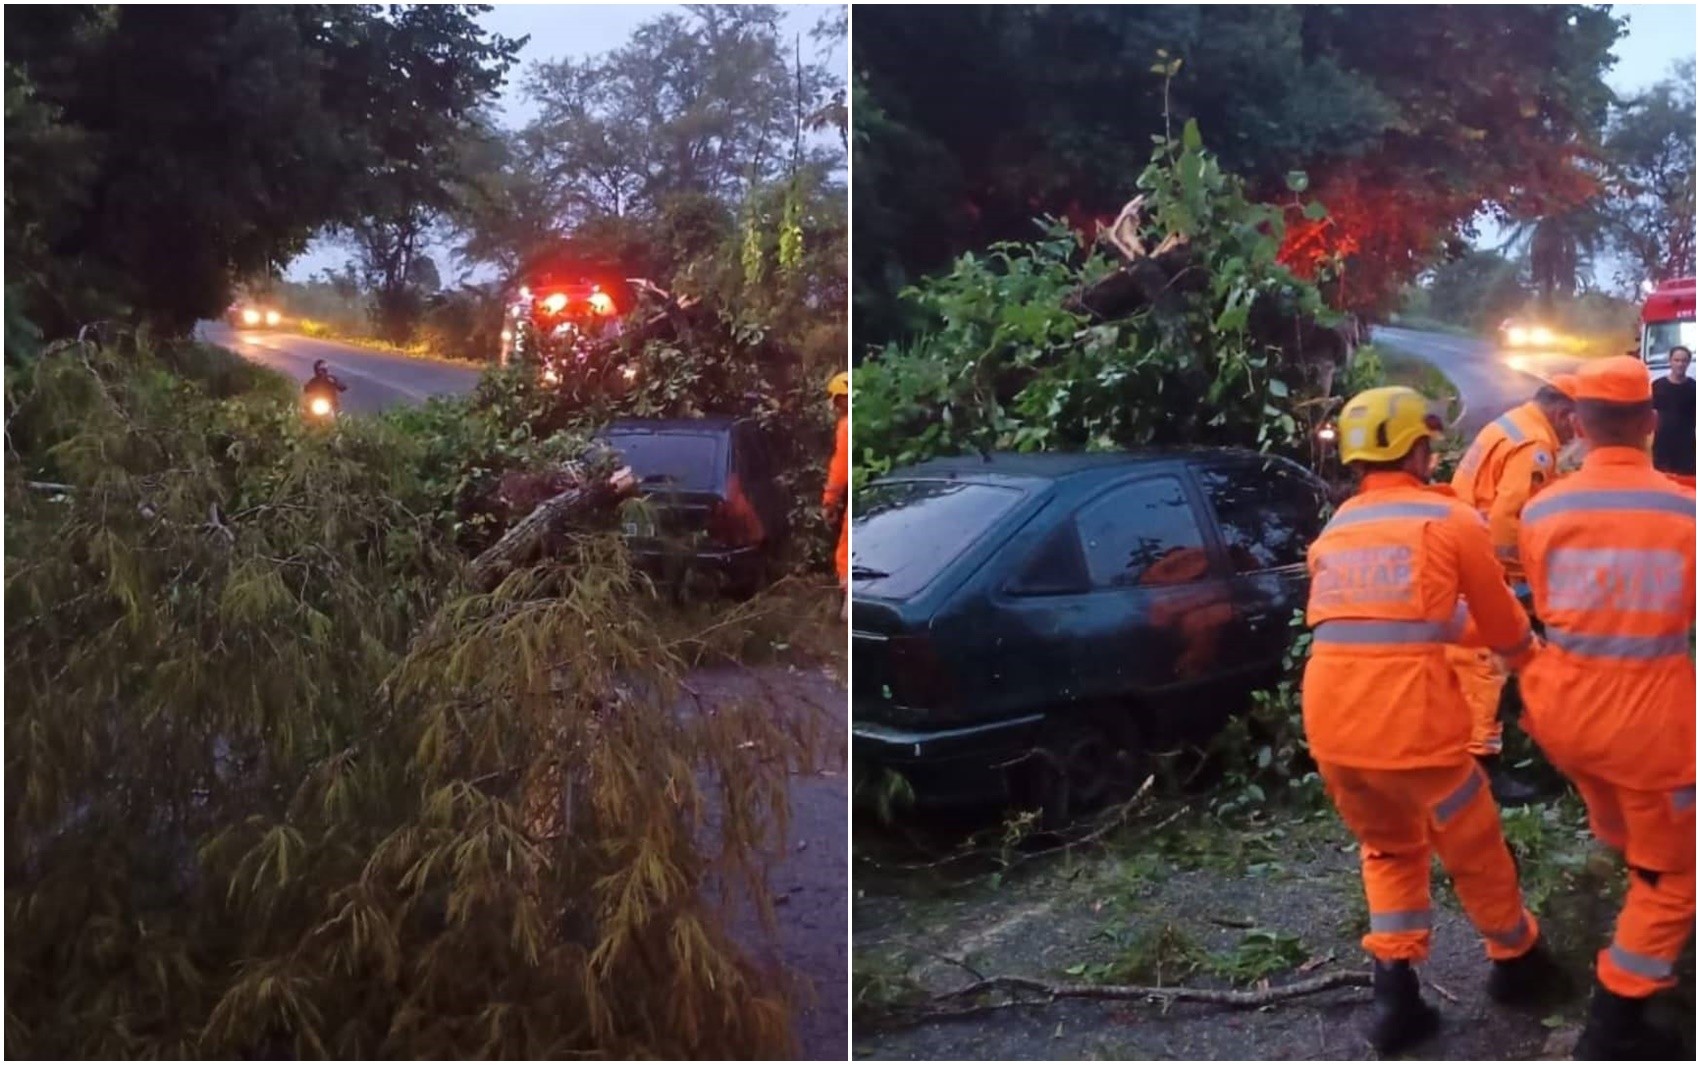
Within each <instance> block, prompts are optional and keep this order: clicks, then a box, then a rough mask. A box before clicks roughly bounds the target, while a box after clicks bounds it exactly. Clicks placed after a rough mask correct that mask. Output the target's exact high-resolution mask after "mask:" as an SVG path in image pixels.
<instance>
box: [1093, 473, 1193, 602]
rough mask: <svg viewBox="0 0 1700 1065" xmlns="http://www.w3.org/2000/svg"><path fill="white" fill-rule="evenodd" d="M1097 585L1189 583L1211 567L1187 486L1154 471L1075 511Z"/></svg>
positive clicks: (1107, 586) (1094, 582)
mask: <svg viewBox="0 0 1700 1065" xmlns="http://www.w3.org/2000/svg"><path fill="white" fill-rule="evenodd" d="M1074 527H1075V529H1076V531H1077V533H1078V535H1079V537H1080V548H1081V552H1082V554H1083V555H1084V556H1085V558H1086V571H1087V573H1088V574H1089V575H1090V577H1091V579H1092V586H1093V587H1094V588H1126V587H1133V586H1138V585H1148V586H1149V585H1158V584H1183V583H1186V582H1188V581H1194V580H1198V579H1200V578H1202V577H1204V576H1205V575H1206V574H1207V573H1208V571H1209V563H1208V556H1207V555H1206V553H1205V550H1204V533H1203V531H1202V530H1200V529H1199V527H1198V519H1197V516H1196V515H1194V513H1193V510H1192V503H1191V501H1190V500H1188V499H1187V495H1186V489H1185V488H1183V487H1182V486H1181V482H1180V481H1179V480H1178V479H1176V478H1174V477H1152V478H1148V479H1145V480H1141V481H1135V482H1133V483H1132V484H1126V485H1122V486H1121V487H1119V488H1114V489H1111V490H1110V491H1109V492H1107V493H1105V494H1104V495H1101V496H1099V497H1098V498H1097V499H1094V500H1093V501H1092V502H1090V503H1088V504H1086V505H1085V506H1084V507H1081V508H1080V510H1079V511H1078V512H1077V513H1076V514H1075V516H1074Z"/></svg>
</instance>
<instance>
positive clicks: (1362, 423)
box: [1339, 386, 1444, 462]
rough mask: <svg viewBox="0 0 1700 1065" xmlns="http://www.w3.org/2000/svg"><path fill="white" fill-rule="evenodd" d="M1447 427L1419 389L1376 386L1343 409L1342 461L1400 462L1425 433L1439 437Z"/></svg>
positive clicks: (1436, 438) (1341, 431)
mask: <svg viewBox="0 0 1700 1065" xmlns="http://www.w3.org/2000/svg"><path fill="white" fill-rule="evenodd" d="M1443 428H1444V426H1443V425H1442V424H1441V421H1440V419H1439V418H1438V417H1436V416H1435V415H1433V414H1430V413H1429V409H1428V400H1427V399H1426V398H1424V396H1423V394H1422V393H1421V392H1418V391H1417V390H1416V389H1414V388H1401V387H1398V386H1394V387H1390V388H1372V389H1370V390H1369V391H1368V392H1360V393H1358V394H1357V395H1355V396H1353V397H1352V398H1351V399H1349V400H1347V401H1346V408H1345V409H1344V410H1342V411H1341V412H1340V422H1339V432H1340V461H1341V462H1397V461H1399V460H1400V459H1402V458H1404V457H1405V456H1406V455H1409V454H1410V453H1411V449H1412V448H1413V447H1416V446H1417V441H1419V440H1421V439H1423V438H1424V437H1427V438H1429V439H1431V440H1439V439H1440V438H1441V435H1442V430H1443Z"/></svg>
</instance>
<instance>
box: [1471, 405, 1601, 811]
mask: <svg viewBox="0 0 1700 1065" xmlns="http://www.w3.org/2000/svg"><path fill="white" fill-rule="evenodd" d="M1575 388H1576V379H1575V377H1574V376H1573V375H1570V374H1564V375H1561V376H1560V377H1558V378H1556V379H1554V380H1553V381H1552V383H1550V384H1545V385H1542V386H1541V387H1540V390H1539V391H1537V392H1536V393H1535V398H1534V399H1532V400H1530V401H1529V402H1528V403H1525V404H1523V405H1522V406H1520V407H1514V408H1512V409H1511V410H1509V411H1507V412H1505V414H1503V415H1501V416H1500V417H1498V418H1496V419H1495V420H1493V421H1491V422H1489V423H1488V424H1487V425H1486V426H1484V427H1483V428H1482V431H1481V432H1480V433H1478V434H1476V439H1475V441H1474V442H1473V443H1471V445H1470V449H1469V450H1468V451H1466V452H1465V453H1464V458H1463V460H1462V461H1461V462H1459V463H1458V470H1457V472H1456V473H1454V474H1453V475H1452V489H1453V491H1455V492H1457V493H1458V498H1459V499H1461V500H1463V501H1464V502H1465V503H1468V504H1469V505H1470V506H1472V507H1474V508H1476V511H1477V512H1478V513H1480V514H1481V515H1482V517H1484V518H1486V519H1487V523H1488V534H1489V535H1490V536H1491V537H1492V539H1493V551H1494V557H1496V558H1497V559H1499V563H1500V566H1501V568H1502V569H1503V570H1504V572H1505V579H1506V580H1507V581H1508V582H1510V584H1511V587H1512V590H1513V591H1515V592H1517V593H1518V598H1519V599H1521V600H1523V601H1525V602H1527V598H1528V590H1527V585H1526V584H1525V582H1524V579H1523V566H1522V564H1521V563H1520V562H1519V561H1518V558H1517V529H1518V525H1519V522H1520V521H1521V518H1522V514H1523V508H1524V507H1525V506H1526V505H1527V504H1528V502H1529V500H1530V499H1531V498H1533V497H1534V495H1535V494H1536V493H1538V492H1539V491H1541V490H1542V489H1543V488H1545V487H1546V486H1547V485H1549V484H1551V483H1552V482H1553V481H1554V480H1556V479H1557V477H1558V455H1559V452H1560V451H1561V450H1563V448H1564V447H1565V445H1567V444H1569V443H1570V441H1571V440H1573V439H1575V436H1576V425H1575V411H1576V403H1575V398H1574V395H1573V393H1574V391H1575ZM1447 658H1448V659H1449V660H1450V661H1451V663H1452V668H1453V670H1454V671H1455V672H1457V674H1458V682H1459V684H1460V685H1462V687H1463V689H1464V698H1465V701H1467V702H1468V703H1469V704H1470V715H1471V728H1470V753H1471V754H1473V755H1475V756H1476V759H1477V760H1478V761H1480V762H1481V763H1482V767H1483V768H1484V769H1486V770H1487V771H1488V781H1489V783H1490V784H1492V786H1493V794H1494V797H1495V798H1496V799H1498V800H1499V801H1500V802H1501V803H1504V804H1507V805H1520V804H1523V803H1528V802H1533V801H1535V800H1536V799H1537V798H1539V797H1540V793H1539V792H1538V791H1537V790H1536V789H1535V788H1532V787H1530V786H1529V785H1527V784H1524V783H1522V782H1520V781H1517V780H1514V779H1512V778H1510V777H1508V776H1506V775H1505V774H1504V772H1503V770H1502V769H1501V767H1500V751H1501V749H1502V747H1503V745H1504V730H1503V727H1502V726H1501V724H1500V720H1499V705H1500V697H1501V695H1502V694H1503V693H1504V689H1505V679H1506V678H1505V671H1504V670H1502V669H1500V668H1499V666H1498V665H1497V664H1496V663H1495V662H1494V659H1493V655H1492V654H1491V653H1490V652H1489V651H1487V650H1485V649H1482V648H1469V647H1452V648H1449V649H1448V650H1447Z"/></svg>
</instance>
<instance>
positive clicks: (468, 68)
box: [5, 5, 523, 334]
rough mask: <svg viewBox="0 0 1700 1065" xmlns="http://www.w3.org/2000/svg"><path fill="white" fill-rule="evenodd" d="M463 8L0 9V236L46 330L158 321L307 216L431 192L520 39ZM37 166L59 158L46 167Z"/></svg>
mask: <svg viewBox="0 0 1700 1065" xmlns="http://www.w3.org/2000/svg"><path fill="white" fill-rule="evenodd" d="M480 10H482V9H481V8H478V7H475V6H464V5H414V6H395V7H388V8H384V7H379V6H375V5H245V6H237V5H202V6H188V7H183V6H167V7H152V6H138V5H108V6H97V5H80V6H45V7H31V8H16V9H13V10H10V11H8V12H7V13H6V43H5V58H6V101H7V102H6V140H7V151H8V153H16V154H13V156H12V157H13V160H14V163H15V164H17V163H20V162H23V161H25V160H27V161H28V162H29V164H31V165H13V166H10V167H8V168H7V173H6V206H7V213H8V220H7V249H6V250H7V255H8V259H9V261H10V262H11V264H12V275H13V276H14V277H16V278H19V279H21V280H22V281H23V288H22V289H21V293H22V295H23V296H24V298H25V299H26V301H27V303H28V305H29V307H30V310H31V316H32V317H33V318H34V319H35V320H36V321H37V322H39V323H40V324H42V325H43V326H44V327H45V328H46V329H47V331H48V332H49V333H50V334H51V333H53V332H56V331H63V330H65V329H67V328H69V327H70V326H72V325H74V324H76V323H77V322H78V321H80V320H82V319H85V318H87V317H89V316H93V315H97V314H125V315H128V316H133V317H135V318H137V319H140V320H143V321H147V322H149V323H151V324H154V325H156V326H160V327H163V328H166V329H169V330H174V331H176V330H182V329H184V328H186V327H187V326H189V325H190V324H192V323H193V322H194V321H195V320H196V319H197V318H200V317H205V316H209V315H213V314H216V313H218V312H219V311H221V310H222V309H223V307H224V304H225V302H226V301H227V300H228V297H229V294H230V290H231V286H232V284H233V282H234V281H235V280H236V279H238V278H240V277H243V276H248V275H254V274H264V273H267V272H269V271H272V270H275V269H276V268H279V267H281V266H282V265H283V264H285V263H287V262H288V261H289V260H290V259H291V258H292V257H293V256H294V255H296V254H297V253H299V252H300V251H301V250H302V249H303V248H304V247H305V245H306V243H307V241H308V240H309V238H310V237H311V236H313V235H314V234H315V233H316V232H318V231H320V230H321V229H322V228H324V227H326V226H331V225H336V224H349V223H352V222H355V221H356V220H359V219H362V218H366V217H370V216H371V215H372V214H373V213H374V212H376V211H379V210H380V209H381V208H382V207H383V206H384V205H386V204H391V203H394V202H396V201H397V200H400V201H401V202H404V203H408V204H427V205H428V204H431V203H432V202H434V201H437V200H440V199H441V198H442V189H443V187H444V185H445V183H446V181H447V180H448V174H447V173H446V163H445V161H444V158H443V153H442V150H441V146H442V145H445V144H449V143H453V141H454V140H455V134H456V133H457V131H459V130H462V129H463V128H465V127H466V126H468V125H469V124H470V123H471V121H472V119H473V116H474V115H475V113H476V110H477V108H478V107H479V106H480V105H481V104H483V103H485V102H486V101H487V100H488V99H489V98H490V97H491V96H492V95H493V94H494V93H495V92H496V90H497V89H498V88H499V87H500V86H501V84H502V82H503V79H504V77H505V75H506V72H507V70H508V68H509V66H510V65H511V64H512V62H513V59H514V56H515V54H516V52H517V50H518V48H519V46H520V44H521V43H523V42H520V41H514V40H509V39H506V38H503V37H500V36H498V35H495V34H492V33H489V32H487V31H485V30H484V29H482V28H480V27H479V25H478V24H477V22H476V20H475V16H476V15H477V14H478V13H479V11H480ZM54 163H59V164H63V165H51V164H54Z"/></svg>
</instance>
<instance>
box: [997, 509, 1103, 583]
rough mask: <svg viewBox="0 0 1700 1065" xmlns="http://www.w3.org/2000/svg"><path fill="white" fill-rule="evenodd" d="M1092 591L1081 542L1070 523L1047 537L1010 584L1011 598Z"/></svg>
mask: <svg viewBox="0 0 1700 1065" xmlns="http://www.w3.org/2000/svg"><path fill="white" fill-rule="evenodd" d="M1090 587H1091V585H1090V584H1089V583H1088V581H1087V578H1086V566H1085V563H1084V561H1083V560H1082V559H1081V555H1080V538H1079V537H1078V536H1076V535H1075V531H1074V526H1073V524H1072V523H1070V522H1065V523H1063V524H1062V525H1061V526H1059V527H1058V528H1057V529H1056V530H1055V531H1054V532H1052V533H1051V535H1049V536H1047V537H1046V538H1045V542H1044V543H1043V544H1042V545H1040V547H1039V549H1038V550H1037V551H1035V552H1033V554H1032V555H1030V556H1028V558H1027V560H1026V563H1025V564H1024V565H1023V566H1022V567H1021V570H1020V571H1019V572H1018V573H1017V574H1016V577H1015V579H1014V580H1012V581H1010V582H1009V592H1010V594H1011V595H1078V594H1079V593H1081V592H1084V591H1086V590H1087V589H1088V588H1090Z"/></svg>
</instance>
